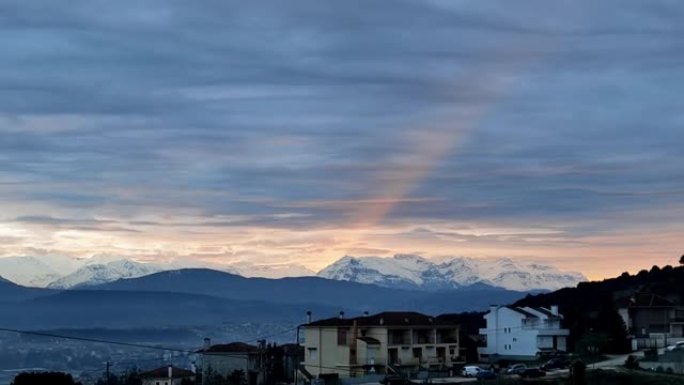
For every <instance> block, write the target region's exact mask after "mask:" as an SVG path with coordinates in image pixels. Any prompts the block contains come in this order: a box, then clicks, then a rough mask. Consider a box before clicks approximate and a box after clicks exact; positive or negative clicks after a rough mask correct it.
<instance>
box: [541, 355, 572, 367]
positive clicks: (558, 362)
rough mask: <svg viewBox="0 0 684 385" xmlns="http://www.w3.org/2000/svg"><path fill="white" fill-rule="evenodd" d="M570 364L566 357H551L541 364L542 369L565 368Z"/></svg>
mask: <svg viewBox="0 0 684 385" xmlns="http://www.w3.org/2000/svg"><path fill="white" fill-rule="evenodd" d="M568 366H570V360H569V359H567V358H566V357H557V358H552V359H550V360H548V361H546V363H545V364H544V365H542V366H541V369H543V370H554V369H565V368H567V367H568Z"/></svg>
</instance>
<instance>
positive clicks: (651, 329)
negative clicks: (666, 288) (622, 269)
mask: <svg viewBox="0 0 684 385" xmlns="http://www.w3.org/2000/svg"><path fill="white" fill-rule="evenodd" d="M617 302H618V304H619V305H618V306H619V309H618V312H619V313H620V316H621V317H622V319H623V321H624V322H625V326H626V327H627V330H629V332H630V334H631V335H632V336H633V337H634V346H633V347H634V348H635V349H643V348H649V347H663V346H666V345H667V344H668V343H670V342H672V341H673V340H674V341H678V340H682V339H684V307H681V306H677V304H675V303H674V302H672V301H670V300H669V299H667V298H665V297H662V296H659V295H656V294H652V293H647V292H639V293H634V294H632V295H631V296H629V298H627V299H626V300H621V301H617Z"/></svg>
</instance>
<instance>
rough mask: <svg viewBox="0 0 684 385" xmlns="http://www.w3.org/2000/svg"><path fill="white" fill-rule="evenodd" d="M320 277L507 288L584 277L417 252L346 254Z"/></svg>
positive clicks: (562, 283)
mask: <svg viewBox="0 0 684 385" xmlns="http://www.w3.org/2000/svg"><path fill="white" fill-rule="evenodd" d="M318 276H319V277H322V278H328V279H336V280H342V281H353V282H359V283H370V284H375V285H379V286H384V287H392V288H404V289H422V290H443V289H453V288H458V287H463V286H469V285H473V284H476V283H483V284H487V285H491V286H496V287H501V288H504V289H508V290H518V291H527V290H557V289H560V288H563V287H571V286H576V285H577V284H578V283H579V282H582V281H586V280H587V278H586V277H585V276H584V275H582V274H581V273H576V272H564V271H560V270H558V269H557V268H555V267H553V266H549V265H540V264H535V263H523V262H515V261H513V260H511V259H508V258H503V259H496V260H483V259H473V258H453V259H448V260H443V261H441V262H433V261H430V260H428V259H425V258H423V257H420V256H416V255H401V254H400V255H395V256H394V257H391V258H382V257H361V258H357V257H351V256H346V257H344V258H342V259H340V260H338V261H337V262H335V263H333V264H332V265H330V266H328V267H326V268H325V269H323V270H321V271H320V272H319V273H318Z"/></svg>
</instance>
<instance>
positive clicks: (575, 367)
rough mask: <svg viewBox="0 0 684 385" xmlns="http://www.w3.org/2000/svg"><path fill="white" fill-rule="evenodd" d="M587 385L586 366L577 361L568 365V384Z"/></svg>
mask: <svg viewBox="0 0 684 385" xmlns="http://www.w3.org/2000/svg"><path fill="white" fill-rule="evenodd" d="M586 383H587V364H585V363H584V362H582V361H581V360H577V361H575V362H573V363H572V364H571V365H570V384H571V385H586Z"/></svg>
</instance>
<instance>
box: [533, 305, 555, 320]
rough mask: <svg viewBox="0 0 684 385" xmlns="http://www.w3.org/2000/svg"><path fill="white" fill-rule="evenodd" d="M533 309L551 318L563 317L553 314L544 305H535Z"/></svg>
mask: <svg viewBox="0 0 684 385" xmlns="http://www.w3.org/2000/svg"><path fill="white" fill-rule="evenodd" d="M532 309H534V310H536V311H538V312H540V313H542V314H544V315H545V316H547V317H548V318H549V319H561V317H560V316H559V315H558V314H553V313H551V311H550V310H549V309H547V308H543V307H533V308H532Z"/></svg>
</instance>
